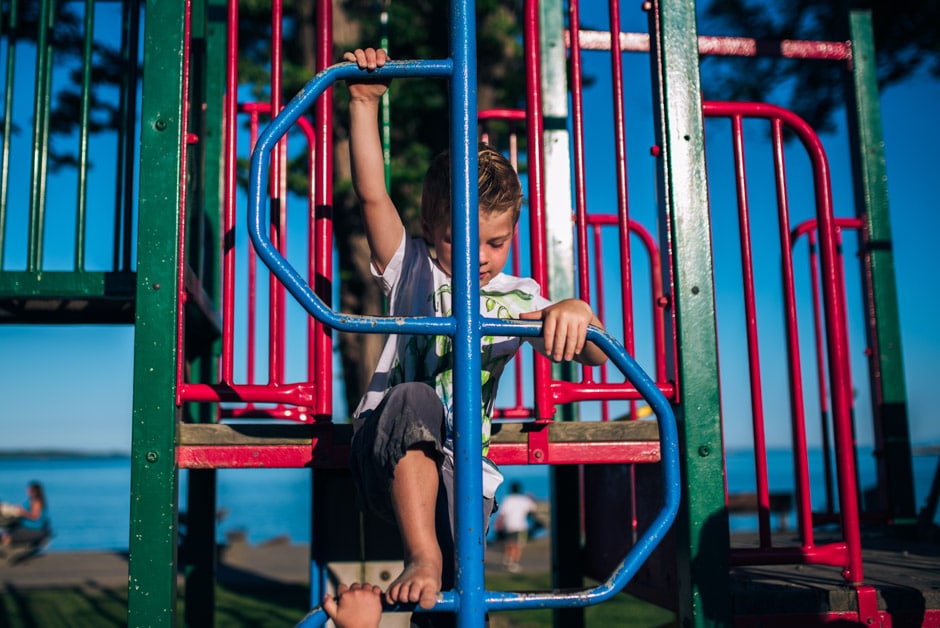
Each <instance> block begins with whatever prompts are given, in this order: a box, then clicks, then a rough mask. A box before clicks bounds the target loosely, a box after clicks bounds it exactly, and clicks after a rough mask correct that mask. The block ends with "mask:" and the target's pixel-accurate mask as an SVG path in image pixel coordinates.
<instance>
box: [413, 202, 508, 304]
mask: <svg viewBox="0 0 940 628" xmlns="http://www.w3.org/2000/svg"><path fill="white" fill-rule="evenodd" d="M515 230H516V225H515V223H514V222H513V219H512V212H510V211H506V212H490V213H482V212H481V213H480V286H485V285H486V284H488V283H489V282H490V280H491V279H493V277H495V276H496V275H498V274H499V273H501V272H502V271H503V267H504V266H506V260H507V259H508V258H509V247H510V245H511V244H512V236H513V233H515ZM424 235H425V238H427V239H428V240H429V241H430V242H431V243H432V244H433V245H434V249H435V251H436V252H437V263H438V264H439V265H440V267H441V269H442V270H443V271H444V272H445V273H447V275H448V276H451V275H452V274H453V270H452V268H453V266H452V263H453V253H454V251H453V242H452V241H451V232H450V225H442V226H439V227H436V228H432V227H430V226H429V225H427V224H425V225H424Z"/></svg>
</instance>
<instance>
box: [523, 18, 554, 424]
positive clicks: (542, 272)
mask: <svg viewBox="0 0 940 628" xmlns="http://www.w3.org/2000/svg"><path fill="white" fill-rule="evenodd" d="M524 14H525V18H524V22H525V30H524V36H523V45H524V53H523V56H524V58H525V69H526V73H525V75H526V77H525V78H526V94H528V98H527V99H526V129H527V131H528V138H529V141H528V143H527V146H528V155H527V163H528V165H529V214H530V218H529V221H530V232H531V243H530V254H531V259H532V278H533V279H535V281H536V283H538V284H539V286H540V287H541V288H542V292H543V293H544V294H545V295H546V296H549V290H548V268H547V261H546V260H547V259H548V258H547V254H546V243H545V233H544V231H543V230H542V229H541V225H544V224H545V189H544V179H545V172H544V165H543V163H542V138H543V132H544V121H543V119H542V71H541V67H542V65H541V64H542V61H541V52H540V46H541V42H540V39H539V32H540V31H539V5H538V1H537V0H526V2H525V7H524ZM533 371H534V373H533V378H534V382H535V407H536V417H537V418H543V419H547V418H551V417H552V416H553V415H554V414H555V405H554V403H553V402H552V399H551V397H550V396H549V394H548V392H549V390H548V382H549V380H550V378H551V371H550V365H549V362H548V360H547V359H546V358H544V357H543V356H540V355H536V356H535V358H534V368H533Z"/></svg>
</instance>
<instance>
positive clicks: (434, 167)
mask: <svg viewBox="0 0 940 628" xmlns="http://www.w3.org/2000/svg"><path fill="white" fill-rule="evenodd" d="M478 159H479V166H478V171H479V176H478V177H477V185H478V187H479V198H478V202H479V205H480V213H481V214H486V215H490V214H502V213H504V212H507V211H511V212H512V222H513V224H516V222H517V221H518V220H519V211H520V208H521V206H522V185H521V184H520V183H519V176H518V175H517V174H516V171H515V169H514V168H513V167H512V164H511V163H509V160H508V159H506V158H505V157H503V155H502V154H500V153H499V151H497V150H494V149H493V148H492V147H490V146H488V145H486V144H483V143H480V145H479V150H478ZM450 219H451V207H450V152H449V151H444V152H443V153H441V154H440V155H438V156H437V157H435V158H434V161H432V162H431V166H430V167H429V168H428V172H427V174H425V175H424V189H423V190H422V192H421V220H422V222H423V223H424V224H425V226H426V227H427V228H429V229H437V228H438V227H441V226H447V225H450Z"/></svg>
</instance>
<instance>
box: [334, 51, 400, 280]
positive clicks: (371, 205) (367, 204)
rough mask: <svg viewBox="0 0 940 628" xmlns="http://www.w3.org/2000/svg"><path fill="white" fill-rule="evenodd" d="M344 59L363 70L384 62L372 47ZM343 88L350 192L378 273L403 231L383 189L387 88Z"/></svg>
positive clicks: (375, 84) (376, 84)
mask: <svg viewBox="0 0 940 628" xmlns="http://www.w3.org/2000/svg"><path fill="white" fill-rule="evenodd" d="M344 58H345V59H346V60H347V61H352V62H354V63H356V64H357V65H358V66H359V68H360V69H362V70H364V71H371V70H374V69H375V68H378V67H382V66H383V65H385V61H386V55H385V51H384V50H381V49H379V50H375V49H372V48H368V49H365V50H362V49H358V50H356V51H355V52H347V53H345V55H344ZM347 86H348V87H349V135H350V141H349V156H350V160H351V162H352V181H353V189H354V190H355V191H356V196H358V197H359V203H360V205H361V211H362V222H363V226H364V227H365V232H366V238H367V239H368V241H369V248H370V250H371V251H372V262H373V264H375V266H376V268H377V269H378V270H379V272H385V268H386V266H388V263H389V261H391V259H392V256H394V254H395V251H397V250H398V245H399V244H401V239H402V237H403V235H404V229H405V227H404V225H403V224H402V221H401V217H400V216H399V215H398V210H397V209H396V207H395V205H394V204H393V203H392V199H391V197H389V195H388V190H387V189H386V188H385V162H384V160H383V157H382V141H381V139H380V138H379V123H378V114H379V103H380V102H381V100H382V95H383V94H384V93H385V91H386V90H387V89H388V82H387V81H380V80H374V79H373V80H362V81H347Z"/></svg>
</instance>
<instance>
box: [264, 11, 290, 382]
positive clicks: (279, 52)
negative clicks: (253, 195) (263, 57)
mask: <svg viewBox="0 0 940 628" xmlns="http://www.w3.org/2000/svg"><path fill="white" fill-rule="evenodd" d="M283 15H284V6H283V1H282V0H274V2H273V3H272V5H271V111H272V112H274V114H277V112H279V111H280V110H281V100H282V98H281V90H282V87H281V74H282V68H283V30H284V28H283V26H284V20H283ZM286 157H287V139H286V137H285V139H283V140H281V141H280V142H279V143H278V146H277V150H276V151H275V155H274V158H273V159H272V160H271V185H270V189H271V216H270V218H271V225H270V229H271V242H272V243H273V244H274V246H276V247H277V249H278V251H279V252H280V253H281V255H283V256H285V257H286V256H287V242H286V238H287V224H286V223H287V215H286V211H287V207H286V205H287V195H286V194H285V189H284V188H285V183H286V175H287V173H286V169H287V160H286ZM268 293H269V297H268V299H269V301H268V381H270V382H271V383H273V384H277V383H280V382H282V381H283V380H284V360H283V356H284V353H283V352H284V323H285V321H284V318H285V316H284V302H285V297H286V293H285V288H284V285H283V284H282V283H281V282H280V281H278V280H277V277H275V276H274V275H273V273H272V274H269V275H268Z"/></svg>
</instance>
